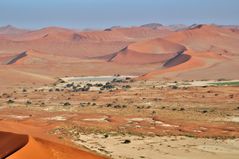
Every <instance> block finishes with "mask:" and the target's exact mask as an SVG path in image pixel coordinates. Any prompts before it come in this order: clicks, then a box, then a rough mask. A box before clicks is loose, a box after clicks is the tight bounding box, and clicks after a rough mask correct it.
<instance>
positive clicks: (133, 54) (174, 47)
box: [110, 38, 186, 64]
mask: <svg viewBox="0 0 239 159" xmlns="http://www.w3.org/2000/svg"><path fill="white" fill-rule="evenodd" d="M185 50H186V48H185V47H184V46H182V45H179V44H176V43H172V42H169V41H167V40H163V39H160V38H157V39H153V40H146V41H142V42H137V43H134V44H131V45H129V46H128V47H127V48H125V49H124V50H122V51H120V52H118V53H117V54H116V55H115V56H114V57H113V58H112V59H110V61H111V62H116V63H125V64H150V63H165V62H167V61H168V60H170V59H172V58H174V57H175V56H177V55H178V54H181V53H183V52H184V51H185Z"/></svg>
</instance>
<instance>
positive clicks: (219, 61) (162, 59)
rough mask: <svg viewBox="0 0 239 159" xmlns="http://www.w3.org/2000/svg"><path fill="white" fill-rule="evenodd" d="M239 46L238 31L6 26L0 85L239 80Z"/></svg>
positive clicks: (0, 35) (0, 38)
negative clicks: (118, 78)
mask: <svg viewBox="0 0 239 159" xmlns="http://www.w3.org/2000/svg"><path fill="white" fill-rule="evenodd" d="M238 42H239V30H238V27H237V26H235V27H233V26H228V27H227V26H217V25H192V26H190V27H187V26H184V25H174V26H163V25H161V24H157V23H152V24H146V25H142V26H139V27H129V28H124V27H112V28H108V29H105V30H95V31H77V30H73V29H66V28H60V27H48V28H43V29H40V30H25V29H17V28H15V27H13V26H6V27H1V28H0V48H1V49H0V63H1V64H2V66H1V67H0V73H2V75H4V78H2V79H0V82H1V83H4V84H5V83H6V80H7V79H8V80H7V81H8V82H7V83H8V84H13V83H14V84H20V83H22V82H26V83H27V81H29V82H30V83H33V82H37V83H39V82H45V83H48V82H51V81H52V80H53V79H54V78H56V77H59V76H81V75H112V74H125V75H139V76H140V77H139V78H138V79H148V80H155V79H167V80H168V79H169V80H170V79H179V80H182V79H218V78H226V79H238V78H239V74H238V73H237V70H236V68H239V63H238V62H239V53H238V50H239V45H238ZM95 68H100V69H95ZM228 70H230V71H228ZM11 72H12V73H14V74H15V75H16V74H17V75H19V76H18V77H19V78H18V80H16V79H12V78H14V75H9V74H10V73H11ZM40 77H41V78H40ZM9 79H10V80H9ZM26 79H28V80H26Z"/></svg>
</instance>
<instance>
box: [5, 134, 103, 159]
mask: <svg viewBox="0 0 239 159" xmlns="http://www.w3.org/2000/svg"><path fill="white" fill-rule="evenodd" d="M30 158H34V159H103V158H104V157H100V156H97V155H94V154H92V153H90V152H86V151H83V150H79V149H76V148H72V147H69V146H64V145H61V144H57V143H53V142H49V141H46V140H42V139H37V138H33V137H31V136H29V137H28V143H27V144H26V145H25V146H24V147H22V148H21V149H19V150H18V151H16V152H15V153H13V154H11V155H10V156H9V157H7V159H30Z"/></svg>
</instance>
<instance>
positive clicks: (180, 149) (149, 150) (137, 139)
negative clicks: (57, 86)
mask: <svg viewBox="0 0 239 159" xmlns="http://www.w3.org/2000/svg"><path fill="white" fill-rule="evenodd" d="M125 141H130V143H126V142H125ZM75 142H76V143H77V144H80V145H84V146H86V147H87V148H89V149H91V150H95V151H96V152H98V153H101V154H105V155H109V156H110V157H112V158H115V159H120V158H124V159H126V158H132V159H133V158H134V159H141V158H147V159H158V158H162V159H192V158H193V159H194V158H195V159H201V158H205V159H228V158H230V159H237V158H238V155H239V139H226V140H221V139H217V140H216V139H200V138H190V137H185V136H174V137H149V136H147V137H142V136H134V135H124V136H120V135H112V136H111V135H109V137H107V139H106V138H105V136H104V135H102V134H81V135H80V136H79V139H78V140H77V141H75ZM122 143H124V144H122ZM109 145H110V146H109Z"/></svg>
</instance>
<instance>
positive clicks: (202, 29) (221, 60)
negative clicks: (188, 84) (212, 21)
mask: <svg viewBox="0 0 239 159" xmlns="http://www.w3.org/2000/svg"><path fill="white" fill-rule="evenodd" d="M238 37H239V34H238V33H235V32H233V31H232V30H231V29H226V28H220V27H217V26H213V25H198V26H193V27H191V28H190V29H187V30H183V31H179V32H176V33H173V34H171V35H169V36H168V37H166V38H165V39H167V40H169V41H172V42H176V43H179V44H182V45H184V46H185V47H186V48H187V49H188V50H190V51H189V52H188V53H187V55H188V60H189V61H187V62H186V63H185V64H184V63H182V62H179V61H180V60H182V58H181V59H177V60H175V59H174V62H173V63H174V64H172V65H171V66H173V67H172V68H164V69H160V70H155V71H153V72H151V73H148V74H146V75H144V76H143V77H142V78H143V79H157V78H171V79H172V78H174V79H218V78H228V79H238V78H239V74H238V73H236V72H237V68H238V67H239V64H238V61H239V57H238V50H239V45H238V43H239V38H238ZM189 56H190V58H189ZM184 60H185V58H184ZM175 63H176V64H177V65H176V64H175ZM180 63H182V64H181V65H178V64H180ZM228 70H230V71H228ZM172 72H174V73H172Z"/></svg>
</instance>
